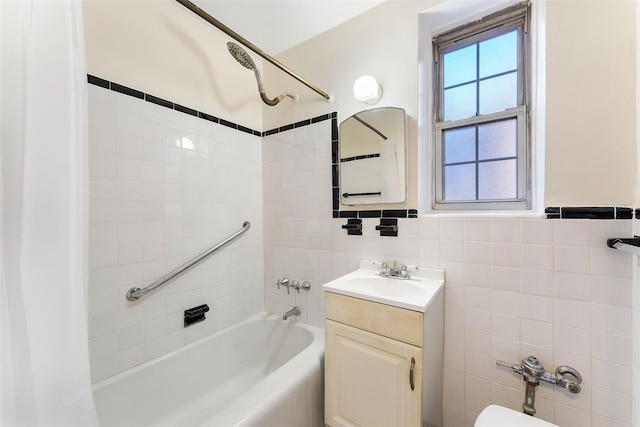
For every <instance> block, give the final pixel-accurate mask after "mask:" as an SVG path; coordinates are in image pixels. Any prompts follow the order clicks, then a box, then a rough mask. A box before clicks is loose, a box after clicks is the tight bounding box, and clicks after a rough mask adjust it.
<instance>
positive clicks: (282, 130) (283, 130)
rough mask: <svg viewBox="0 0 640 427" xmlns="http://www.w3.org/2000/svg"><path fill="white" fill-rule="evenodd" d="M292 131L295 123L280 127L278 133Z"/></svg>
mask: <svg viewBox="0 0 640 427" xmlns="http://www.w3.org/2000/svg"><path fill="white" fill-rule="evenodd" d="M291 129H293V123H291V124H290V125H286V126H282V127H279V128H278V132H286V131H288V130H291Z"/></svg>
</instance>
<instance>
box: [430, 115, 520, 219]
mask: <svg viewBox="0 0 640 427" xmlns="http://www.w3.org/2000/svg"><path fill="white" fill-rule="evenodd" d="M506 119H516V122H517V131H516V132H517V134H516V153H517V159H516V164H517V172H516V175H517V185H516V197H515V198H513V199H496V200H490V199H482V200H468V201H459V200H455V201H447V200H444V161H443V155H444V152H443V144H442V142H443V141H442V139H443V135H444V132H445V131H446V130H448V129H454V128H459V127H464V126H474V125H480V124H485V123H491V122H496V121H500V120H506ZM435 133H436V144H435V159H436V162H435V163H436V165H435V179H434V187H435V188H434V194H435V204H434V206H433V208H434V209H436V210H454V209H470V210H471V209H525V208H529V207H530V203H529V200H530V185H529V182H528V177H529V176H530V171H529V161H528V149H527V146H528V143H527V113H526V107H525V106H519V107H515V108H510V109H508V110H505V111H500V112H497V113H491V114H484V115H482V116H474V117H468V118H465V119H460V120H451V121H446V122H438V123H436V125H435ZM476 143H477V142H476ZM476 160H477V159H476ZM476 185H478V181H477V179H476Z"/></svg>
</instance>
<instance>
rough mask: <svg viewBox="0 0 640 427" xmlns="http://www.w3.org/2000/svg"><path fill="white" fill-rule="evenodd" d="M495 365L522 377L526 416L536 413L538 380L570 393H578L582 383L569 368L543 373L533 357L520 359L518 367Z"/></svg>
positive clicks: (523, 408) (503, 363) (563, 367)
mask: <svg viewBox="0 0 640 427" xmlns="http://www.w3.org/2000/svg"><path fill="white" fill-rule="evenodd" d="M496 365H498V366H502V367H504V368H509V369H511V370H512V371H513V372H515V373H517V374H518V375H522V378H523V379H524V381H525V383H526V389H525V396H524V403H523V404H522V411H523V412H524V413H525V414H528V415H533V414H535V413H536V408H535V407H534V404H535V399H536V387H537V386H538V385H539V384H540V380H542V381H545V382H548V383H550V384H555V385H557V386H558V387H563V388H566V389H567V390H569V392H571V393H580V390H581V387H580V383H582V376H581V375H580V373H579V372H578V371H577V370H576V369H574V368H572V367H571V366H566V365H562V366H558V368H557V369H556V371H555V373H553V374H552V373H550V372H547V371H545V369H544V367H543V366H542V364H541V363H540V361H539V360H538V358H537V357H535V356H529V357H526V358H524V359H522V362H521V364H520V365H515V364H511V363H506V362H502V361H500V360H496ZM566 377H571V379H567V378H566Z"/></svg>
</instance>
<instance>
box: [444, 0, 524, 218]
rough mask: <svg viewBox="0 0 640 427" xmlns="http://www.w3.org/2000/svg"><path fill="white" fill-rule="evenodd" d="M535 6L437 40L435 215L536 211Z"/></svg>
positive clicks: (509, 11) (506, 11)
mask: <svg viewBox="0 0 640 427" xmlns="http://www.w3.org/2000/svg"><path fill="white" fill-rule="evenodd" d="M528 20H529V6H528V4H525V3H522V4H519V5H516V6H512V7H510V8H507V9H504V10H502V11H500V12H497V13H494V14H492V15H490V16H487V17H485V18H483V19H481V20H479V21H477V22H473V23H471V24H467V25H463V26H461V27H458V28H455V29H453V30H451V31H448V32H446V33H443V34H439V35H437V36H436V37H434V38H433V52H434V59H435V60H434V77H435V83H434V85H435V86H434V94H435V105H434V126H433V129H434V132H435V180H434V184H435V191H434V195H435V203H434V208H435V209H527V208H529V207H530V205H531V184H530V160H529V132H528V127H529V126H528V122H529V116H528V115H529V108H528V100H529V96H528V92H527V88H528V84H527V83H528V81H529V74H530V73H529V68H530V65H529V62H530V61H529V59H528V55H527V52H528V45H529V42H528Z"/></svg>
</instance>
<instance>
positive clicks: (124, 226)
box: [89, 88, 263, 382]
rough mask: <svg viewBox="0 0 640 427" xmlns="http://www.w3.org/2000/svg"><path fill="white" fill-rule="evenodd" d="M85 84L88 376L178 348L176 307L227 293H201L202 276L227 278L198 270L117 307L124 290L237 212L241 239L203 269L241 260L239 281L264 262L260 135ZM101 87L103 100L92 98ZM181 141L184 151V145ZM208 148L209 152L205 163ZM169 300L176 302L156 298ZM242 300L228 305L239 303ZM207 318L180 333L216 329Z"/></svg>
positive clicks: (188, 252) (203, 240)
mask: <svg viewBox="0 0 640 427" xmlns="http://www.w3.org/2000/svg"><path fill="white" fill-rule="evenodd" d="M92 91H93V92H94V96H93V97H92V101H90V105H89V108H90V116H91V117H92V119H91V122H90V127H91V129H90V142H89V146H90V151H91V159H90V175H91V176H92V177H93V178H92V185H91V189H90V227H91V228H90V230H91V233H90V234H91V242H90V243H91V246H90V267H91V272H90V280H91V283H90V289H91V292H90V301H91V302H92V303H91V312H90V330H91V331H90V332H91V337H92V346H93V348H99V349H101V351H99V352H94V355H92V375H93V377H92V379H93V381H94V382H95V381H98V380H101V379H104V378H106V377H108V376H110V375H113V374H116V373H117V372H120V371H123V370H126V369H128V368H130V367H132V366H135V365H137V364H139V363H141V362H143V361H145V360H150V359H151V358H154V357H158V356H161V355H162V354H164V353H166V352H167V351H171V350H173V349H176V348H179V347H180V346H182V345H184V344H185V342H186V341H185V334H184V332H183V329H182V325H181V315H182V311H183V310H184V309H186V308H189V307H190V306H193V305H200V304H203V303H208V304H210V306H212V307H214V306H216V302H217V301H218V300H219V298H228V297H229V296H228V295H216V294H215V293H212V292H202V291H201V290H200V289H202V288H204V287H206V286H211V282H210V280H213V281H214V283H215V281H216V280H227V279H225V278H224V277H222V274H221V275H220V276H221V277H220V279H217V278H216V277H215V276H210V275H209V276H206V277H207V278H208V279H207V280H209V281H207V282H205V281H204V278H205V275H204V274H203V271H204V270H202V269H203V268H204V266H202V267H195V268H196V271H195V272H196V273H197V274H193V273H194V272H192V273H191V274H188V275H186V276H183V277H181V278H180V279H177V280H175V281H174V282H172V283H171V284H170V285H167V286H169V287H167V288H163V289H160V290H158V291H156V292H154V293H153V294H150V295H148V296H146V297H145V298H143V299H141V300H140V301H138V302H136V303H129V302H126V301H125V298H124V294H125V292H126V290H127V289H128V288H130V287H132V286H138V287H142V286H144V285H147V284H149V283H151V281H152V280H155V279H157V278H159V277H161V276H163V275H164V274H166V273H167V272H168V271H169V270H170V269H172V268H175V267H176V266H177V265H179V264H181V263H182V262H184V261H186V258H185V257H190V256H193V255H194V254H197V253H199V252H201V251H202V250H203V249H204V248H206V247H209V246H211V245H213V244H214V243H216V241H218V240H220V239H221V238H223V237H226V235H228V234H230V233H231V232H234V231H236V230H237V229H238V228H239V227H240V225H241V224H242V221H244V220H246V219H249V220H250V221H251V223H252V227H251V230H250V231H249V233H250V234H248V235H245V236H243V239H241V240H238V241H236V242H234V243H233V246H229V247H228V248H226V249H225V251H226V252H224V251H223V252H220V253H219V254H216V255H217V259H216V260H213V261H212V264H211V265H212V266H215V267H213V268H216V270H214V271H221V272H224V271H229V270H230V269H234V270H235V271H238V270H240V269H238V268H237V265H239V264H240V263H242V269H241V271H242V272H241V273H237V275H238V274H239V277H238V281H240V282H242V281H246V282H248V283H250V282H253V283H255V282H256V280H255V278H249V276H250V274H252V272H260V271H261V269H262V262H263V261H262V258H263V257H262V189H261V186H260V180H261V177H262V165H261V161H262V160H261V151H262V147H261V145H260V139H259V138H257V137H254V136H251V135H245V134H242V133H240V132H237V131H231V130H227V129H226V128H225V127H224V126H219V125H215V124H212V123H209V122H207V123H206V124H203V125H202V126H200V125H199V123H198V122H203V120H201V119H197V118H195V117H191V116H189V117H183V116H187V115H185V114H182V113H179V112H176V111H172V110H168V109H166V108H163V107H158V106H156V105H154V104H150V103H145V102H142V101H140V100H136V99H132V98H130V97H127V96H125V95H122V94H115V93H112V92H111V91H108V90H104V89H96V88H92ZM105 94H106V95H108V96H107V99H109V100H112V102H106V101H105V100H104V99H103V98H104V97H103V95H105ZM111 122H113V123H111ZM198 132H205V133H206V135H205V134H204V133H203V135H202V138H201V137H200V135H199V133H198ZM216 133H217V134H218V135H219V136H220V138H216ZM224 136H231V137H230V138H225V137H224ZM183 137H184V138H188V139H189V140H190V141H191V142H193V146H189V147H187V146H186V145H185V144H186V143H187V142H186V139H184V140H183V139H182V138H183ZM214 141H215V142H214ZM189 148H191V149H189ZM212 149H215V150H216V151H215V154H216V156H215V157H211V158H210V157H209V152H210V151H211V150H212ZM194 150H198V151H194ZM230 164H234V167H231V166H230ZM216 178H217V179H216ZM256 183H257V184H256ZM240 215H242V216H240ZM250 235H253V236H251V237H250ZM254 236H255V237H254ZM229 248H232V249H229ZM194 251H195V253H194ZM229 251H235V252H236V253H237V255H236V256H235V257H231V256H229ZM220 255H222V256H220ZM222 260H224V261H225V262H224V263H222ZM210 268H211V267H210ZM225 274H226V273H225ZM245 277H246V279H245ZM233 292H235V293H236V294H235V295H246V298H245V299H244V300H246V301H255V300H256V298H254V297H253V295H254V294H255V292H254V290H253V289H252V287H251V286H242V287H238V286H236V287H235V288H233ZM205 295H206V297H207V298H209V299H207V300H204V299H203V298H204V296H205ZM260 296H261V294H260ZM171 298H175V302H177V303H176V304H174V303H167V302H166V301H167V299H171ZM244 300H241V302H239V303H237V304H236V306H243V307H247V306H248V305H249V303H247V304H243V301H244ZM257 300H258V301H261V298H259V299H257ZM235 302H236V301H234V303H235ZM189 304H191V305H189ZM250 304H253V303H250ZM262 306H263V304H262V302H260V303H259V304H258V305H257V306H254V307H255V308H254V309H252V310H250V311H248V313H249V314H250V313H252V312H257V311H260V310H261V309H262ZM220 307H224V306H223V305H220ZM211 317H212V319H211V321H210V322H207V323H206V328H200V330H199V331H198V332H197V333H190V334H189V339H193V338H194V337H195V336H197V335H198V334H201V333H202V330H206V331H207V332H208V333H211V332H214V331H215V329H216V327H217V326H218V325H217V324H216V323H215V322H214V320H213V318H214V317H215V316H211ZM230 317H232V316H230ZM168 325H172V326H171V327H169V326H168ZM174 328H176V329H174ZM114 334H115V335H114ZM107 336H118V337H119V338H118V341H119V345H118V346H117V348H116V347H114V346H110V347H108V346H104V345H102V344H100V341H95V340H102V342H104V341H105V340H106V338H105V337H107ZM105 349H106V350H105ZM93 366H95V368H94V367H93Z"/></svg>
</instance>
